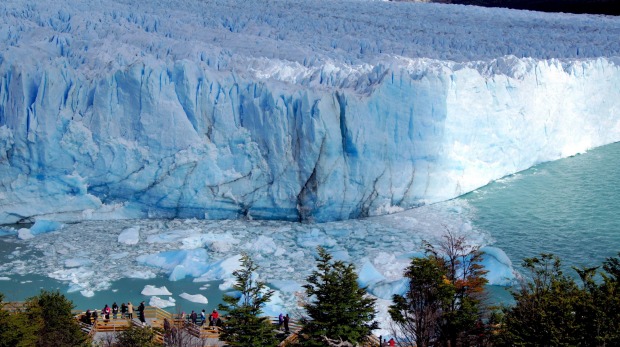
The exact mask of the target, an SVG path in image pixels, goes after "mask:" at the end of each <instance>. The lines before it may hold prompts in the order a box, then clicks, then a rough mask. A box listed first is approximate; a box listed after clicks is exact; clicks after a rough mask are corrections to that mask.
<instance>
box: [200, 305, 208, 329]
mask: <svg viewBox="0 0 620 347" xmlns="http://www.w3.org/2000/svg"><path fill="white" fill-rule="evenodd" d="M206 321H207V314H206V313H205V310H204V309H202V312H200V325H205V322H206Z"/></svg>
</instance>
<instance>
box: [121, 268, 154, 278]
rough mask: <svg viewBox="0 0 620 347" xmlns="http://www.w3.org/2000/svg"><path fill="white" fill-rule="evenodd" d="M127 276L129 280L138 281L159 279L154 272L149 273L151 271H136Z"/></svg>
mask: <svg viewBox="0 0 620 347" xmlns="http://www.w3.org/2000/svg"><path fill="white" fill-rule="evenodd" d="M125 276H127V277H128V278H138V279H143V280H148V279H151V278H155V277H157V275H156V274H155V273H154V272H153V271H149V270H146V271H144V270H142V271H134V272H130V273H127V274H125Z"/></svg>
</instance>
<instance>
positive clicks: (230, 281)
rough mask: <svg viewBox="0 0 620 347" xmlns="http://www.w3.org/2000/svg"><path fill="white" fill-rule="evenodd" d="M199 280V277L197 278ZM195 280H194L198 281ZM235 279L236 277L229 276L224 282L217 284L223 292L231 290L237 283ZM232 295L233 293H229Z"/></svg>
mask: <svg viewBox="0 0 620 347" xmlns="http://www.w3.org/2000/svg"><path fill="white" fill-rule="evenodd" d="M196 280H197V279H196ZM196 280H194V281H196ZM235 282H236V281H235V279H234V278H227V279H225V280H224V282H222V283H220V285H219V286H217V288H218V289H219V290H221V291H223V292H225V291H227V290H231V289H232V288H233V286H234V285H235ZM229 295H231V294H229Z"/></svg>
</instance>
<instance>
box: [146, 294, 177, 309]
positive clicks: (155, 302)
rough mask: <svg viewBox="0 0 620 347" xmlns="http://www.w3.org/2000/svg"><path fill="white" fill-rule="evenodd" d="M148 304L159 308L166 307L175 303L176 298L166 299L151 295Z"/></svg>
mask: <svg viewBox="0 0 620 347" xmlns="http://www.w3.org/2000/svg"><path fill="white" fill-rule="evenodd" d="M149 305H151V306H155V307H159V308H166V307H171V306H174V305H176V300H174V298H168V300H166V299H162V298H160V297H158V296H152V297H151V300H150V301H149Z"/></svg>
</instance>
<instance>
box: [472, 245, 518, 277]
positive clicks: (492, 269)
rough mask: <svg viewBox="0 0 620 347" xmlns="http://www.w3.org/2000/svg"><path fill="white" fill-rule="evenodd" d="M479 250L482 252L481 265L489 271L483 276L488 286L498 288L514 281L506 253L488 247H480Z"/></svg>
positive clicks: (510, 263)
mask: <svg viewBox="0 0 620 347" xmlns="http://www.w3.org/2000/svg"><path fill="white" fill-rule="evenodd" d="M480 250H481V251H483V252H484V255H483V256H482V262H481V265H482V266H484V268H485V269H486V270H487V271H489V272H488V273H487V274H486V275H485V277H486V279H487V280H488V281H489V284H494V285H499V286H509V285H511V284H513V283H514V281H515V279H516V272H515V270H514V268H513V267H512V262H511V261H510V259H509V258H508V256H507V255H506V253H504V251H502V250H501V249H499V248H496V247H490V246H486V247H482V248H481V249H480Z"/></svg>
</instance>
